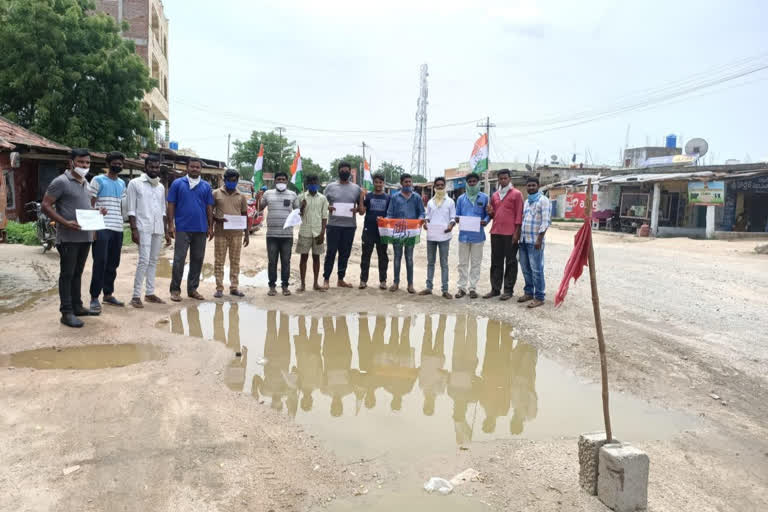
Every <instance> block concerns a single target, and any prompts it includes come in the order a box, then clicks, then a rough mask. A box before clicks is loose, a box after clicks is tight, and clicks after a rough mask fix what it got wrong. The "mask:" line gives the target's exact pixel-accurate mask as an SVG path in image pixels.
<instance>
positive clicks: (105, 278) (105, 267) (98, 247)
mask: <svg viewBox="0 0 768 512" xmlns="http://www.w3.org/2000/svg"><path fill="white" fill-rule="evenodd" d="M122 250H123V232H122V231H112V230H111V229H103V230H101V231H97V232H96V240H94V241H93V246H92V251H93V252H92V254H93V272H91V298H93V299H97V298H98V297H99V295H101V292H102V290H103V291H104V296H107V295H112V293H114V291H115V278H117V267H119V266H120V252H121V251H122Z"/></svg>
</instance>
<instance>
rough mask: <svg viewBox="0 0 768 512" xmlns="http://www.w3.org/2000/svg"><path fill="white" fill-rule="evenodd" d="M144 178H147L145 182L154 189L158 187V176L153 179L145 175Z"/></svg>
mask: <svg viewBox="0 0 768 512" xmlns="http://www.w3.org/2000/svg"><path fill="white" fill-rule="evenodd" d="M146 176H147V181H148V182H149V184H150V185H152V186H153V187H156V186H158V185H159V184H160V176H158V177H157V178H153V177H151V176H150V175H149V174H147V175H146Z"/></svg>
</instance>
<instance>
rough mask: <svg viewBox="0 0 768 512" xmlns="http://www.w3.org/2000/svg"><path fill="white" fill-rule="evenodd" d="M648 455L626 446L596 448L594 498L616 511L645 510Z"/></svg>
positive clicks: (610, 445) (625, 444) (618, 444)
mask: <svg viewBox="0 0 768 512" xmlns="http://www.w3.org/2000/svg"><path fill="white" fill-rule="evenodd" d="M649 464H650V461H649V460H648V455H646V454H645V452H643V451H642V450H640V449H638V448H635V447H634V446H631V445H630V444H628V443H610V444H606V445H604V446H603V447H602V448H600V456H599V464H598V470H597V471H598V477H597V497H598V498H600V501H602V502H603V503H604V504H605V505H606V506H607V507H608V508H610V509H612V510H615V511H616V512H636V511H638V510H646V509H647V508H648V467H649Z"/></svg>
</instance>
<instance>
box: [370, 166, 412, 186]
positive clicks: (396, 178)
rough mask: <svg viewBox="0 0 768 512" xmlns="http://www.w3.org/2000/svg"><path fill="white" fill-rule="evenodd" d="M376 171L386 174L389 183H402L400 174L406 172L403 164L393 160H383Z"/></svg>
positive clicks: (385, 177)
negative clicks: (395, 162)
mask: <svg viewBox="0 0 768 512" xmlns="http://www.w3.org/2000/svg"><path fill="white" fill-rule="evenodd" d="M376 172H380V173H382V174H384V179H385V180H386V181H387V183H400V175H401V174H403V173H404V172H405V169H403V166H402V165H397V164H394V163H392V162H382V163H381V165H380V166H379V168H378V170H377V171H376Z"/></svg>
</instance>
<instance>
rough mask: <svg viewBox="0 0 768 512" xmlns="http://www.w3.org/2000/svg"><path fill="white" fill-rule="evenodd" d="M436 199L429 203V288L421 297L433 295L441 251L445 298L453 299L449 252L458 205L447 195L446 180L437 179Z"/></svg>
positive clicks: (427, 216) (422, 292)
mask: <svg viewBox="0 0 768 512" xmlns="http://www.w3.org/2000/svg"><path fill="white" fill-rule="evenodd" d="M434 184H435V197H433V198H432V199H430V200H429V202H428V203H427V215H426V222H427V287H426V288H425V289H424V290H422V291H421V292H419V295H432V279H433V278H434V277H435V259H436V256H437V251H438V250H439V251H440V277H441V279H442V292H443V298H445V299H452V298H453V295H451V294H450V293H449V292H448V250H449V249H450V247H451V236H452V234H451V232H452V231H453V226H455V225H456V205H455V203H454V202H453V199H451V198H450V197H448V196H447V195H446V193H445V178H443V177H442V176H441V177H438V178H435V181H434Z"/></svg>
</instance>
